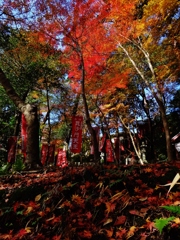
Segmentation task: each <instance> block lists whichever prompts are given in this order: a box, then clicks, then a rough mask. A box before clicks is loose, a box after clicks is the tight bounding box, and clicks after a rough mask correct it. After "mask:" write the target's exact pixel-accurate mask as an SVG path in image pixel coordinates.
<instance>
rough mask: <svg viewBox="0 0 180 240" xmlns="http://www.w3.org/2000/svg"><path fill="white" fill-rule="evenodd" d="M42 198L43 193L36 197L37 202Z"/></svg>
mask: <svg viewBox="0 0 180 240" xmlns="http://www.w3.org/2000/svg"><path fill="white" fill-rule="evenodd" d="M40 199H41V194H39V195H37V196H36V197H35V202H38V201H39V200H40Z"/></svg>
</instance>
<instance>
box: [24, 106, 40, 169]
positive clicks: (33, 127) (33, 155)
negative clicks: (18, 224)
mask: <svg viewBox="0 0 180 240" xmlns="http://www.w3.org/2000/svg"><path fill="white" fill-rule="evenodd" d="M23 114H24V116H25V118H26V123H27V152H26V153H27V155H26V159H25V164H26V165H28V166H29V167H31V168H34V167H35V166H36V165H37V164H38V165H41V163H40V160H39V159H40V158H39V119H38V114H37V106H34V105H30V104H27V105H25V107H24V108H23Z"/></svg>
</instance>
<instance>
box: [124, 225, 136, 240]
mask: <svg viewBox="0 0 180 240" xmlns="http://www.w3.org/2000/svg"><path fill="white" fill-rule="evenodd" d="M135 230H136V227H135V226H132V227H130V229H129V231H128V232H127V235H126V237H127V238H126V239H129V238H131V237H132V236H134V233H135Z"/></svg>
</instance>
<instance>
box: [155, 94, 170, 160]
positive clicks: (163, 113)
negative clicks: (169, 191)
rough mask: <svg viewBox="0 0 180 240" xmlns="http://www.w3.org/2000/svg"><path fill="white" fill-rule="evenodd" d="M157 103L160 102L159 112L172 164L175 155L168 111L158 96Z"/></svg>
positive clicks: (168, 155) (168, 156)
mask: <svg viewBox="0 0 180 240" xmlns="http://www.w3.org/2000/svg"><path fill="white" fill-rule="evenodd" d="M156 101H157V102H158V105H159V110H160V113H161V118H162V123H163V127H164V132H165V138H166V151H167V158H168V161H169V162H171V161H173V154H172V145H171V136H170V131H169V124H168V121H167V117H166V110H165V107H164V104H163V102H162V100H161V99H160V98H159V97H158V96H156Z"/></svg>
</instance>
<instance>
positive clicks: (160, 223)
mask: <svg viewBox="0 0 180 240" xmlns="http://www.w3.org/2000/svg"><path fill="white" fill-rule="evenodd" d="M173 219H175V217H169V218H159V219H155V227H156V228H157V229H158V230H159V231H160V233H162V230H163V228H164V227H166V226H167V225H168V224H169V222H170V221H172V220H173Z"/></svg>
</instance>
